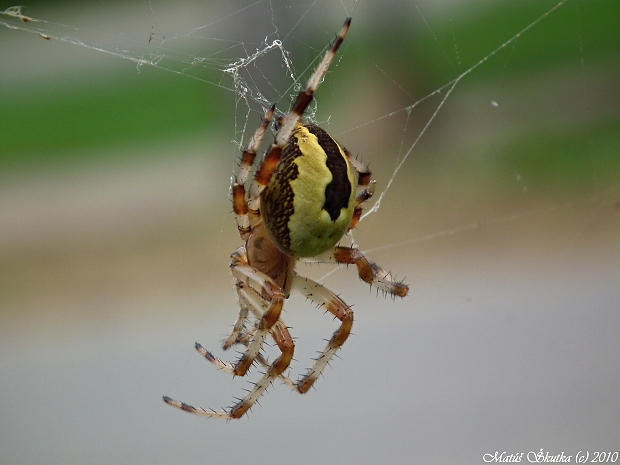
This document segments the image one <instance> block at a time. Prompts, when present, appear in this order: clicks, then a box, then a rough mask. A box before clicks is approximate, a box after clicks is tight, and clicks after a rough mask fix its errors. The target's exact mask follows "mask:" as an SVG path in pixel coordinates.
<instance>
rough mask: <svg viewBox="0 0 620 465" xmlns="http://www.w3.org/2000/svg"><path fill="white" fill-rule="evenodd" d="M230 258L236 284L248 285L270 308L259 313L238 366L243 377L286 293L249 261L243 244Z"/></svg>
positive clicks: (236, 370)
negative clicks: (250, 338) (253, 332)
mask: <svg viewBox="0 0 620 465" xmlns="http://www.w3.org/2000/svg"><path fill="white" fill-rule="evenodd" d="M231 258H232V264H231V271H232V274H233V276H234V277H235V278H237V287H238V288H240V289H243V288H245V287H248V288H250V289H252V290H253V291H255V292H256V293H257V294H258V295H259V296H260V297H261V299H262V300H264V301H265V302H266V303H267V308H266V309H265V311H264V312H263V314H262V315H260V319H258V322H257V327H256V332H255V334H254V337H253V339H252V341H251V342H250V344H249V345H248V347H247V350H246V352H245V353H244V354H243V355H242V356H241V358H240V359H239V361H238V362H237V364H236V365H235V375H237V376H243V375H245V374H246V372H247V371H248V368H250V366H251V365H252V363H254V359H255V358H256V356H257V355H258V353H259V352H260V350H261V347H262V345H263V342H264V341H265V337H266V336H267V334H269V331H270V329H271V327H272V326H273V325H274V324H275V323H276V322H277V321H278V320H279V319H280V313H281V312H282V307H283V306H284V300H285V296H284V293H283V292H282V289H280V287H279V286H278V285H277V284H276V283H275V282H274V281H273V280H272V279H271V278H270V277H269V276H267V275H266V274H264V273H262V272H260V271H258V270H256V269H255V268H253V267H252V266H250V265H249V264H248V261H247V255H246V253H245V248H244V247H240V248H239V249H237V250H236V251H235V252H233V253H232V255H231ZM250 295H251V294H250V293H246V294H244V297H245V298H247V299H251V297H250ZM250 308H255V305H251V306H250ZM276 342H277V341H276ZM287 366H288V364H287ZM284 368H286V367H284Z"/></svg>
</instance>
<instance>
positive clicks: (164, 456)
mask: <svg viewBox="0 0 620 465" xmlns="http://www.w3.org/2000/svg"><path fill="white" fill-rule="evenodd" d="M557 5H558V2H557V0H554V1H546V0H545V1H531V2H523V1H516V0H504V1H495V2H490V1H468V2H456V1H448V0H445V1H426V0H422V1H416V2H396V1H392V2H389V3H385V2H379V1H375V0H369V1H362V2H349V1H345V2H335V1H319V2H306V1H305V0H304V1H301V2H288V1H271V2H263V1H259V2H255V3H250V2H247V3H244V2H229V1H215V2H208V3H207V2H196V1H182V2H167V1H162V0H150V1H149V2H143V1H137V0H136V1H126V2H106V3H103V2H60V1H59V2H32V3H30V4H28V5H27V8H25V9H23V10H22V13H23V14H25V15H28V16H30V17H32V18H34V19H39V20H45V21H37V22H35V21H29V22H23V21H20V20H19V19H18V18H14V17H10V16H8V15H2V16H0V22H1V23H0V26H6V27H0V58H1V63H2V66H0V88H1V89H2V90H1V91H0V140H1V142H0V462H1V463H3V464H4V463H6V464H69V463H93V464H119V463H123V464H155V463H208V464H211V463H214V464H216V463H240V462H244V463H257V464H262V463H274V462H275V463H280V462H287V463H300V464H301V463H347V464H348V463H355V464H358V463H359V464H374V463H379V462H381V463H408V464H409V463H433V464H442V463H446V464H448V463H467V464H470V463H471V464H478V463H485V461H484V454H494V453H495V452H496V451H498V452H499V453H501V452H503V451H506V452H507V453H508V454H510V453H519V452H524V453H525V454H527V453H528V452H529V451H534V452H537V451H539V450H540V449H541V448H542V449H544V451H545V452H549V454H551V455H555V454H559V453H560V452H564V454H565V455H572V456H573V457H572V460H573V461H572V463H575V462H574V460H575V454H576V453H578V452H579V451H589V452H590V458H592V456H593V455H592V454H593V453H594V452H596V451H617V450H619V449H620V441H619V437H620V435H619V433H618V431H620V394H619V393H620V361H619V357H618V353H619V351H620V342H619V338H618V332H619V330H620V315H619V311H618V310H619V308H620V158H619V154H620V112H619V110H618V108H619V103H620V99H619V94H620V86H619V83H620V73H619V71H618V70H619V69H620V54H619V53H618V51H619V46H620V27H619V26H620V25H619V24H618V18H620V4H619V3H618V2H616V1H615V0H601V1H596V2H584V1H576V0H569V1H566V2H563V3H562V4H559V6H557ZM10 6H12V5H11V4H5V5H0V10H5V8H8V7H10ZM556 6H557V8H556V9H555V10H553V11H552V9H553V8H555V7H556ZM545 13H548V14H547V15H546V16H545V17H544V18H543V19H541V20H540V21H539V22H537V19H538V18H540V17H541V16H542V15H545ZM348 15H352V16H353V25H352V28H351V31H350V33H349V35H348V37H347V39H346V41H345V43H344V44H343V47H342V49H341V52H340V53H339V56H338V59H337V60H336V62H335V63H334V66H333V67H332V69H331V70H330V73H329V74H328V75H327V77H326V80H325V82H324V84H323V85H322V86H321V88H320V89H319V91H318V92H317V107H316V108H315V110H316V113H315V119H316V120H317V121H318V122H319V123H320V124H321V125H322V126H323V127H325V128H326V129H328V130H329V131H330V132H331V133H332V135H334V136H335V137H336V138H338V139H339V141H340V142H342V143H343V144H344V145H346V147H347V148H348V149H349V150H350V151H351V152H353V153H355V154H357V155H359V156H360V157H361V158H362V160H363V161H364V162H366V163H369V165H370V168H371V169H372V170H373V174H374V177H375V178H376V179H377V183H378V184H377V186H378V189H377V191H378V194H379V193H385V195H384V197H383V198H382V199H381V205H380V208H379V209H378V211H377V212H375V213H373V214H371V215H370V216H368V217H367V218H366V219H365V220H364V221H363V222H362V223H361V224H360V225H359V228H358V229H357V230H356V231H355V234H354V239H355V241H356V243H357V244H358V245H359V247H360V248H361V249H362V250H365V251H367V252H368V255H369V256H370V257H371V258H372V259H373V260H375V261H377V262H378V263H379V264H380V265H381V266H383V267H384V268H386V269H389V270H392V271H393V272H394V273H395V274H396V276H397V277H399V278H406V281H407V282H408V283H409V285H410V289H411V291H410V295H409V296H408V297H407V298H405V299H402V300H401V299H398V300H396V301H393V300H392V299H389V298H384V297H382V296H381V295H378V296H377V295H376V294H375V292H373V291H370V292H369V291H368V288H367V286H366V285H364V284H363V283H361V282H360V281H359V279H358V278H357V276H356V273H355V271H354V270H353V269H346V268H342V269H339V270H338V271H336V272H335V273H333V274H330V275H329V276H326V275H327V273H329V272H330V271H331V270H332V267H330V266H327V265H322V266H318V267H317V266H312V267H307V266H303V265H300V266H299V269H298V271H299V272H300V273H301V274H304V275H309V276H311V277H313V278H314V279H318V280H320V281H321V282H324V283H325V284H326V285H327V286H328V287H329V288H330V289H332V290H334V292H336V293H337V294H339V295H340V296H341V297H342V298H343V299H344V300H345V301H346V302H347V303H349V304H351V305H353V309H354V311H355V315H356V320H355V326H354V335H353V336H352V337H351V338H350V339H349V340H348V341H347V343H346V344H345V346H344V347H343V349H342V351H341V352H340V353H339V355H340V359H335V360H334V362H333V363H332V364H331V367H330V368H328V369H327V370H326V371H325V373H324V375H325V376H324V378H323V379H321V380H319V382H317V384H316V389H314V390H313V391H311V392H310V393H309V394H308V395H305V396H299V395H296V394H294V393H291V392H289V389H288V388H287V387H286V386H283V385H281V384H279V383H276V384H275V385H274V386H273V388H272V389H270V391H269V393H268V395H266V396H264V397H263V398H262V399H261V401H260V404H261V405H260V406H257V407H256V408H254V409H253V410H252V411H251V412H250V414H249V415H248V416H246V417H245V418H243V419H242V420H240V421H235V422H229V423H226V422H222V421H217V420H206V419H202V418H198V417H194V416H191V415H189V414H186V413H184V412H179V411H176V410H174V409H172V408H170V407H168V406H166V405H164V403H163V402H162V401H161V396H162V395H164V394H166V395H169V396H171V397H173V398H176V399H180V400H183V401H186V402H188V403H190V404H193V405H197V406H202V407H214V408H218V407H223V406H229V405H231V403H232V402H233V397H239V396H241V395H243V393H244V391H243V390H244V389H246V388H247V387H248V386H249V384H248V381H252V380H256V379H257V376H258V373H257V369H255V370H254V371H253V373H252V375H250V377H249V379H248V380H245V379H231V377H230V376H229V375H227V374H225V373H222V372H219V371H217V370H216V369H215V368H214V367H212V366H209V364H208V363H207V362H206V361H204V360H202V359H201V358H200V357H199V356H198V355H197V354H196V353H195V351H194V349H193V344H194V341H199V342H201V343H202V344H203V345H204V346H205V347H207V348H209V349H212V350H213V351H214V352H215V353H216V354H217V355H218V356H221V357H223V358H225V359H234V358H236V357H237V355H236V354H235V353H222V352H221V351H220V350H219V345H220V343H221V341H222V340H223V338H224V337H225V336H226V335H227V332H228V331H230V329H231V326H232V324H233V322H234V320H235V318H236V315H237V311H238V305H237V301H236V295H235V291H234V282H233V279H232V277H231V275H230V272H229V268H228V265H229V254H230V252H232V251H233V250H234V249H235V248H236V247H238V246H239V245H240V244H241V242H240V239H239V238H238V235H237V232H236V227H235V223H234V218H233V216H232V214H231V204H230V201H229V196H228V186H229V180H230V176H231V175H232V173H233V170H234V168H235V166H236V165H235V163H236V160H237V157H238V153H239V152H238V146H239V145H243V144H245V142H246V141H247V138H248V137H249V136H250V134H251V132H252V131H253V130H254V128H255V126H256V125H257V124H258V123H259V121H260V116H261V112H262V109H261V106H260V105H258V103H257V101H256V99H257V98H259V97H264V98H265V100H266V101H269V102H271V101H277V103H278V107H279V108H280V109H281V110H282V111H286V110H287V109H288V105H289V102H290V101H291V99H292V98H293V96H294V94H295V92H296V90H295V89H294V88H293V87H292V84H293V81H292V80H291V78H290V77H289V75H290V73H291V72H293V73H294V75H295V76H296V77H300V79H301V81H302V82H303V81H305V79H306V78H307V76H308V74H309V72H310V71H311V70H312V67H313V60H315V59H316V58H317V57H318V56H320V52H321V50H322V49H323V48H324V47H325V46H326V45H327V44H328V43H329V41H330V40H331V39H332V38H333V37H334V34H335V32H336V31H337V30H338V29H339V27H340V26H341V24H342V21H343V20H344V18H345V17H346V16H348ZM529 26H531V27H529ZM528 27H529V29H528V30H526V31H525V32H523V34H521V35H519V36H517V37H516V38H515V39H514V40H513V41H511V42H509V43H507V44H506V45H505V46H503V47H502V44H505V43H506V42H507V41H508V40H509V39H511V38H513V37H514V36H515V35H516V34H518V33H519V32H520V31H523V30H524V29H525V28H528ZM48 38H49V40H47V39H48ZM274 40H281V41H282V43H283V47H284V49H285V50H287V51H288V53H289V54H288V55H285V57H286V59H287V60H290V68H289V69H287V67H286V66H285V63H286V61H284V60H283V56H282V54H281V53H280V51H279V50H278V49H275V50H273V51H271V52H269V53H265V54H261V55H260V56H259V57H258V58H257V60H256V62H255V63H254V64H251V65H249V66H247V67H245V68H243V69H241V73H240V75H239V78H242V79H243V81H237V84H240V83H245V84H247V85H248V92H249V93H246V94H244V96H245V97H247V99H246V98H240V97H239V94H238V93H235V92H234V91H233V89H234V88H235V82H234V81H233V79H232V77H231V75H230V73H226V72H224V71H223V70H224V68H225V67H226V66H227V65H229V64H232V63H235V62H236V61H237V60H239V59H241V58H247V57H248V56H251V55H253V54H254V53H255V52H256V50H257V49H264V48H265V44H266V43H267V44H270V43H272V42H273V41H274ZM80 44H81V45H80ZM485 58H486V60H484V61H483V62H482V63H479V62H480V60H483V59H485ZM145 62H152V63H156V65H157V66H149V65H146V64H142V65H141V64H140V63H145ZM459 78H460V79H459ZM455 79H459V80H458V82H457V83H456V85H455V86H454V87H452V86H451V85H450V83H451V82H453V81H454V80H455ZM446 84H448V85H447V86H446ZM237 89H239V88H238V87H237ZM451 89H452V90H451ZM259 92H260V94H259ZM448 92H451V93H450V94H449V96H448V98H447V99H446V100H445V102H444V103H442V101H443V99H444V98H445V97H446V94H447V93H448ZM242 97H243V96H242ZM437 109H439V112H438V113H437V114H436V116H434V114H435V112H436V111H437ZM429 122H430V125H428V123H429ZM427 125H428V127H427ZM425 128H426V129H425ZM421 132H422V137H420V138H419V140H418V142H415V141H416V140H417V139H418V137H419V135H420V133H421ZM405 155H407V156H408V158H407V159H406V161H405V162H404V163H403V164H402V168H401V169H400V170H399V171H398V172H397V173H396V174H395V175H394V172H395V168H396V166H397V165H398V164H399V163H400V161H401V160H402V159H403V157H404V156H405ZM390 181H391V184H389V189H388V190H387V191H386V188H387V187H388V183H389V182H390ZM378 197H379V195H377V197H376V198H375V200H376V199H377V198H378ZM371 203H372V202H371ZM283 317H284V320H285V321H286V323H287V324H288V325H289V326H291V327H292V333H293V335H294V336H295V337H297V339H296V344H297V352H296V357H295V359H296V360H295V362H294V363H293V365H292V369H293V371H292V373H291V375H292V376H296V375H297V374H298V373H301V372H303V370H304V369H305V368H306V367H307V366H309V363H310V361H309V359H310V358H311V357H313V356H314V354H315V352H316V351H317V350H320V349H321V348H322V347H323V345H324V339H327V338H329V337H330V335H331V333H332V332H333V331H334V329H335V328H336V323H335V322H334V321H332V319H331V318H330V317H329V316H328V315H324V314H323V312H322V311H321V310H318V309H316V308H314V307H313V306H312V305H311V304H310V303H309V302H305V301H304V300H303V299H301V298H299V296H293V297H292V298H291V299H290V301H289V302H287V305H286V307H285V313H284V316H283ZM268 352H269V353H270V354H273V352H271V351H268ZM526 460H527V456H524V458H523V460H522V461H523V462H525V461H526Z"/></svg>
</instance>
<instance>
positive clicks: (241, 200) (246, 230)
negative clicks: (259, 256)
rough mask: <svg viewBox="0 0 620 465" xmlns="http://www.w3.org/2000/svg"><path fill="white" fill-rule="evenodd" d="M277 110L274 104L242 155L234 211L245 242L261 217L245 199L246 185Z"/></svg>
mask: <svg viewBox="0 0 620 465" xmlns="http://www.w3.org/2000/svg"><path fill="white" fill-rule="evenodd" d="M275 108H276V106H275V104H274V105H272V106H271V108H269V110H267V113H265V117H264V118H263V122H262V123H261V125H260V126H259V127H258V129H256V131H255V132H254V135H253V136H252V138H251V139H250V142H249V144H248V147H247V149H245V150H244V151H243V154H242V155H241V162H240V163H239V170H238V171H237V176H236V177H235V183H234V184H233V188H232V194H233V211H234V212H235V216H236V217H237V229H238V230H239V235H240V236H241V239H243V240H246V239H247V238H248V236H249V235H250V232H251V231H252V229H253V227H254V225H255V223H256V222H257V221H258V218H259V216H260V215H259V213H258V207H257V206H256V205H253V206H251V207H250V208H248V203H247V202H246V199H245V183H246V181H247V180H248V178H249V176H250V173H251V171H252V165H253V164H254V159H255V158H256V151H257V150H258V148H259V147H260V143H261V141H262V140H263V136H264V135H265V131H267V128H268V127H269V122H270V121H271V118H272V117H273V112H274V111H275Z"/></svg>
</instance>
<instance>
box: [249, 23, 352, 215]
mask: <svg viewBox="0 0 620 465" xmlns="http://www.w3.org/2000/svg"><path fill="white" fill-rule="evenodd" d="M350 25H351V18H347V19H346V20H345V22H344V24H343V26H342V28H341V29H340V32H339V33H338V35H337V36H336V40H334V42H333V43H332V45H331V47H330V48H329V50H328V51H327V52H325V55H323V59H322V60H321V62H320V63H319V65H318V66H317V67H316V69H315V70H314V72H313V73H312V75H311V76H310V78H309V79H308V83H307V84H306V87H305V89H304V90H302V91H301V92H300V93H299V95H298V96H297V100H295V103H294V104H293V107H292V108H291V110H290V111H289V112H288V113H287V114H286V116H284V118H282V120H281V122H280V128H279V129H278V132H277V133H276V137H275V140H274V142H273V144H271V146H270V147H269V149H268V150H267V153H266V154H265V158H264V159H263V162H262V163H261V165H260V167H259V168H258V170H257V172H256V176H255V177H254V180H253V181H252V184H251V185H250V194H249V200H248V204H249V207H250V211H252V208H255V207H256V208H258V206H259V204H260V194H261V192H262V191H263V190H264V189H265V186H266V185H267V183H268V182H269V180H270V179H271V175H272V174H273V171H274V169H275V167H276V165H277V164H278V161H279V160H280V155H281V154H282V148H283V147H284V146H285V145H286V143H287V142H288V140H289V138H290V137H291V134H293V131H294V129H295V126H297V124H298V123H299V121H300V120H301V117H302V115H303V113H304V111H306V108H308V105H310V102H312V99H313V98H314V92H315V91H316V89H317V88H318V87H319V84H320V83H321V81H322V80H323V78H324V77H325V74H326V73H327V70H328V69H329V65H330V64H331V62H332V60H333V59H334V56H336V52H337V51H338V48H339V47H340V44H342V41H343V40H344V38H345V36H346V35H347V32H348V30H349V26H350Z"/></svg>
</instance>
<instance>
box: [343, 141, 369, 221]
mask: <svg viewBox="0 0 620 465" xmlns="http://www.w3.org/2000/svg"><path fill="white" fill-rule="evenodd" d="M344 153H345V155H346V156H347V158H348V159H349V163H351V165H352V166H353V168H355V172H356V173H357V192H356V193H355V209H354V210H353V218H352V219H351V224H350V225H349V231H350V230H352V229H353V228H355V226H357V223H358V222H359V220H360V218H361V216H362V203H364V202H365V201H366V200H368V199H369V198H371V197H372V195H373V194H374V192H375V185H376V181H375V180H374V179H370V176H371V175H372V173H371V172H370V170H369V169H368V167H367V166H366V165H364V164H363V163H362V162H361V161H359V160H358V159H357V158H355V157H354V156H353V155H351V152H349V151H348V150H347V149H344Z"/></svg>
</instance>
